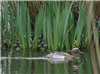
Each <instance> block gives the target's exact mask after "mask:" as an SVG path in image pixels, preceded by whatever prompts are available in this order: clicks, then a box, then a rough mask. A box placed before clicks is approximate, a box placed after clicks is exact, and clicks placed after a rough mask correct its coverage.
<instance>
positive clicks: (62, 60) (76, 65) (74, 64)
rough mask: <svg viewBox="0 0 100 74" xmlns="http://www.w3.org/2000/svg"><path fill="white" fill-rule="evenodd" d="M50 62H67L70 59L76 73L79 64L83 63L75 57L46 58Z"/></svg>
mask: <svg viewBox="0 0 100 74" xmlns="http://www.w3.org/2000/svg"><path fill="white" fill-rule="evenodd" d="M47 60H48V61H49V62H50V63H51V64H60V63H67V62H69V61H72V66H73V71H74V73H75V74H77V72H78V69H79V66H80V65H81V64H83V62H81V63H78V62H77V59H76V58H75V59H70V58H66V59H58V58H51V59H47Z"/></svg>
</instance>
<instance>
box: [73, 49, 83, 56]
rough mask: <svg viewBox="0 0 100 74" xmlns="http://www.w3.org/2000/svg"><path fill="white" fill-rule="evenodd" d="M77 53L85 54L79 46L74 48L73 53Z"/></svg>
mask: <svg viewBox="0 0 100 74" xmlns="http://www.w3.org/2000/svg"><path fill="white" fill-rule="evenodd" d="M77 53H80V54H84V53H83V52H81V51H80V50H79V49H78V48H73V49H72V55H74V56H76V54H77Z"/></svg>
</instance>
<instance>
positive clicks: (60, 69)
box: [0, 48, 93, 74]
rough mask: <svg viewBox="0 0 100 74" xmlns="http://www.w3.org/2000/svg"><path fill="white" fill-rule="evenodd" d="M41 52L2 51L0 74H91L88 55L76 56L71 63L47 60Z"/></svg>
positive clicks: (14, 49) (60, 60) (16, 49)
mask: <svg viewBox="0 0 100 74" xmlns="http://www.w3.org/2000/svg"><path fill="white" fill-rule="evenodd" d="M47 54H48V52H47V51H43V50H36V51H33V50H23V49H21V48H19V50H18V48H11V49H9V52H8V53H7V52H5V51H4V50H3V49H2V54H1V59H0V61H1V74H93V71H92V65H91V58H90V55H89V53H84V55H80V54H77V58H76V59H73V60H71V61H65V60H62V59H47V58H45V57H43V56H45V55H47Z"/></svg>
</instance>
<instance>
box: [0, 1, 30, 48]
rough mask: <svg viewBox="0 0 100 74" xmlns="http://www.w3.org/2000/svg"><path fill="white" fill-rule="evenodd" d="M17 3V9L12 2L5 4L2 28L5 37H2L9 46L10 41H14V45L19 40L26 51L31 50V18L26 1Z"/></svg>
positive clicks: (5, 2)
mask: <svg viewBox="0 0 100 74" xmlns="http://www.w3.org/2000/svg"><path fill="white" fill-rule="evenodd" d="M16 3H17V6H16V8H17V9H15V8H14V7H13V5H12V3H11V2H7V1H4V2H3V6H2V17H1V18H2V22H1V24H2V25H1V27H2V33H3V34H4V36H3V35H2V37H3V38H2V39H3V40H6V41H7V42H6V43H7V45H8V46H9V44H10V43H9V41H10V39H11V40H12V45H14V44H15V43H16V42H17V40H18V41H20V43H22V44H23V48H24V49H25V48H29V46H30V43H31V42H30V41H31V40H30V39H31V27H30V25H31V24H30V16H29V12H28V11H27V6H26V3H25V2H24V1H22V2H16ZM19 5H20V6H19ZM14 10H17V12H16V13H14ZM3 16H4V18H3ZM8 16H9V17H8ZM8 24H9V25H8ZM9 27H10V28H9ZM10 37H11V38H10Z"/></svg>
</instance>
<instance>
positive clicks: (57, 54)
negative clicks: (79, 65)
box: [46, 48, 84, 59]
mask: <svg viewBox="0 0 100 74" xmlns="http://www.w3.org/2000/svg"><path fill="white" fill-rule="evenodd" d="M71 53H72V55H70V54H68V53H65V52H59V51H51V52H50V54H48V55H46V57H47V58H54V59H68V58H69V59H75V58H76V54H77V53H80V54H84V53H83V52H81V51H80V50H79V48H73V49H72V50H71Z"/></svg>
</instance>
